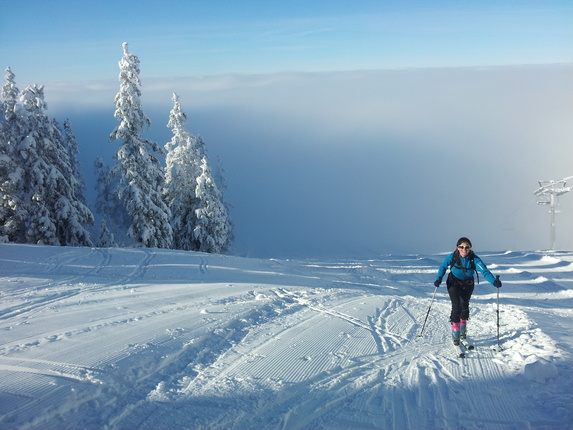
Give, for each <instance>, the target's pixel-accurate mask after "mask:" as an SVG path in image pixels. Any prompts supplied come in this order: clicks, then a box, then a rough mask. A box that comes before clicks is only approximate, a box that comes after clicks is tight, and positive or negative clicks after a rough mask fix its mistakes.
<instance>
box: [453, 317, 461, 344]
mask: <svg viewBox="0 0 573 430" xmlns="http://www.w3.org/2000/svg"><path fill="white" fill-rule="evenodd" d="M452 340H453V341H454V345H459V344H460V323H459V322H453V323H452Z"/></svg>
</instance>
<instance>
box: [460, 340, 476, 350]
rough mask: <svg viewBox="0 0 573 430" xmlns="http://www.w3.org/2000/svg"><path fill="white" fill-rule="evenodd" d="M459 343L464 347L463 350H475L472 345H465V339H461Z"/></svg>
mask: <svg viewBox="0 0 573 430" xmlns="http://www.w3.org/2000/svg"><path fill="white" fill-rule="evenodd" d="M460 343H461V344H462V345H463V346H464V348H465V349H467V350H468V351H472V350H474V349H475V347H474V346H473V345H472V344H469V343H467V339H462V340H460Z"/></svg>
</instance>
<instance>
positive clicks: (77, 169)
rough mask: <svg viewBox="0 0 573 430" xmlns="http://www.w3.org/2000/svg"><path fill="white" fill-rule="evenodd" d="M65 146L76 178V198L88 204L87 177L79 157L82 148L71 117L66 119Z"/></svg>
mask: <svg viewBox="0 0 573 430" xmlns="http://www.w3.org/2000/svg"><path fill="white" fill-rule="evenodd" d="M64 146H65V147H66V149H67V150H68V157H69V158H70V166H71V168H72V175H73V176H74V178H75V180H76V189H75V194H76V198H77V199H78V200H79V201H80V202H82V203H83V204H84V205H87V204H88V202H87V199H86V179H85V177H84V174H83V172H82V165H81V163H80V159H79V157H78V156H79V154H80V150H79V149H78V141H77V139H76V136H75V134H74V132H73V131H72V125H71V124H70V120H69V119H66V120H65V121H64Z"/></svg>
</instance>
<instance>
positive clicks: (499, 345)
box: [495, 275, 502, 351]
mask: <svg viewBox="0 0 573 430" xmlns="http://www.w3.org/2000/svg"><path fill="white" fill-rule="evenodd" d="M495 279H496V281H499V275H497V276H496V277H495ZM496 313H497V347H498V348H499V350H500V351H501V350H502V348H501V344H500V343H499V288H497V310H496Z"/></svg>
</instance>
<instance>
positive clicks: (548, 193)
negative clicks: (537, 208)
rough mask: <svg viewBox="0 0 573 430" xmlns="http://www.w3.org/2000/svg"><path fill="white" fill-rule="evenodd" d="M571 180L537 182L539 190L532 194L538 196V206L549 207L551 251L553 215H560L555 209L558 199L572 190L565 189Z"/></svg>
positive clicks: (552, 247)
mask: <svg viewBox="0 0 573 430" xmlns="http://www.w3.org/2000/svg"><path fill="white" fill-rule="evenodd" d="M569 179H573V176H568V177H567V178H563V179H561V180H559V181H552V180H551V181H539V188H538V189H537V190H536V191H535V192H534V193H533V194H534V195H536V196H539V197H540V199H539V200H538V201H537V204H538V205H549V213H550V214H551V227H550V240H551V249H552V250H555V214H559V213H561V211H560V210H558V209H556V206H557V205H558V204H559V199H558V197H559V196H561V195H563V194H565V193H568V192H569V191H572V190H573V187H566V186H565V183H566V182H567V180H569Z"/></svg>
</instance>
